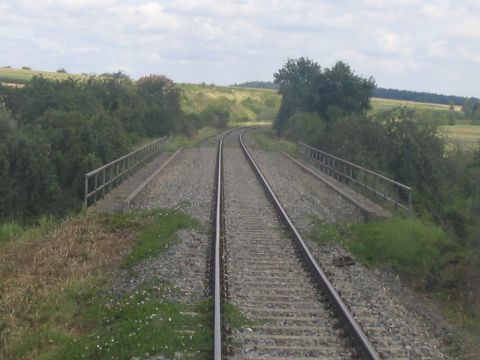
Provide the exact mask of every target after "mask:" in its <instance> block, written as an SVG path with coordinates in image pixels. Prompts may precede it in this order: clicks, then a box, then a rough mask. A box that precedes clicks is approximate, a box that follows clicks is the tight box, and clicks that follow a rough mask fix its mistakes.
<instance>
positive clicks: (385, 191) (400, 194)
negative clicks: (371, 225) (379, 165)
mask: <svg viewBox="0 0 480 360" xmlns="http://www.w3.org/2000/svg"><path fill="white" fill-rule="evenodd" d="M298 151H299V153H300V154H301V156H303V158H304V160H305V161H307V162H308V163H310V164H312V165H313V166H314V167H316V168H317V169H319V170H320V171H322V172H323V173H325V174H327V175H329V176H331V177H333V178H335V179H336V180H337V181H339V182H341V183H344V184H346V185H348V186H349V187H351V188H353V189H355V190H359V191H361V192H363V193H364V195H367V196H368V195H373V196H375V197H377V198H378V199H379V200H383V201H384V202H386V203H389V204H391V205H393V206H394V208H395V209H398V208H400V209H403V210H406V211H408V212H411V211H412V188H411V187H409V186H407V185H404V184H402V183H399V182H397V181H395V180H392V179H389V178H388V177H386V176H384V175H382V174H379V173H376V172H375V171H372V170H369V169H366V168H364V167H362V166H360V165H357V164H354V163H352V162H350V161H347V160H344V159H342V158H339V157H337V156H335V155H332V154H329V153H327V152H325V151H322V150H319V149H316V148H314V147H312V146H309V145H307V144H304V143H300V142H299V143H298Z"/></svg>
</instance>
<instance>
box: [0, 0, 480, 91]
mask: <svg viewBox="0 0 480 360" xmlns="http://www.w3.org/2000/svg"><path fill="white" fill-rule="evenodd" d="M479 28H480V3H478V2H477V1H475V0H459V1H455V2H454V1H453V0H429V1H420V0H399V1H395V2H392V1H390V0H360V1H353V0H339V1H337V2H333V1H329V0H298V1H291V0H223V1H221V0H169V1H160V0H42V1H39V0H16V1H15V0H1V3H0V41H1V43H2V49H0V61H1V62H2V63H4V64H6V65H18V66H22V65H30V66H32V67H37V68H45V69H53V70H54V69H57V68H59V67H65V68H67V69H68V70H69V71H72V72H73V71H82V72H105V71H116V70H118V69H119V68H121V69H123V70H126V71H129V72H130V74H131V75H133V76H140V75H142V74H148V73H154V72H159V73H164V74H166V75H169V76H171V77H172V78H174V79H175V80H179V81H184V82H187V81H195V82H198V81H206V82H207V83H210V82H216V83H224V84H228V83H233V82H240V81H245V80H254V79H262V80H268V79H271V78H272V74H273V73H274V72H275V71H276V70H278V68H279V66H281V65H282V64H284V63H285V61H286V59H287V58H288V57H298V56H309V57H311V58H313V59H314V60H316V61H318V62H319V63H320V64H321V65H322V66H329V65H331V64H332V63H333V62H334V61H335V60H337V59H342V60H344V61H346V62H349V63H351V64H352V66H353V68H354V69H355V70H356V72H358V73H361V74H363V75H366V76H369V75H373V76H374V77H375V78H377V82H378V83H379V84H380V85H382V84H383V83H385V84H389V86H392V87H395V82H398V84H399V85H398V87H400V86H402V84H403V85H405V84H406V85H410V86H412V84H413V85H415V84H417V83H418V86H419V87H421V86H425V87H426V88H429V87H434V86H437V87H439V88H440V87H441V86H439V82H438V81H437V80H435V79H436V77H435V73H434V72H442V73H445V72H448V73H449V77H448V78H447V77H444V78H445V81H447V82H450V83H449V84H446V85H445V87H446V88H447V89H448V86H450V87H451V91H449V92H452V93H455V92H456V93H467V94H471V95H477V96H480V93H479V91H480V90H478V86H475V87H474V86H473V85H472V82H471V81H470V80H471V74H472V73H474V72H478V71H477V66H478V64H479V61H480V60H479V54H480V42H478V40H479V38H480V32H479V31H478V29H479ZM0 65H2V64H1V63H0ZM437 77H438V76H437ZM451 79H455V81H452V80H451Z"/></svg>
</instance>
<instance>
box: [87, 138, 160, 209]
mask: <svg viewBox="0 0 480 360" xmlns="http://www.w3.org/2000/svg"><path fill="white" fill-rule="evenodd" d="M165 139H166V137H162V138H160V139H157V140H155V141H152V142H150V143H149V144H147V145H145V146H142V147H141V148H140V149H138V150H135V151H133V152H131V153H129V154H127V155H124V156H122V157H121V158H118V159H116V160H114V161H112V162H110V163H108V164H105V165H103V166H101V167H99V168H98V169H95V170H93V171H90V172H89V173H87V174H85V192H84V200H83V201H84V205H85V208H87V207H89V206H91V205H93V204H94V203H95V202H96V201H97V199H98V198H100V197H104V196H105V195H106V194H108V193H109V192H110V191H111V190H112V189H113V188H115V187H117V186H118V185H120V184H121V183H122V182H123V181H124V180H125V179H126V178H127V177H128V176H129V175H131V174H132V172H133V171H134V170H135V169H136V168H138V167H139V166H140V165H141V164H143V163H145V162H146V161H147V160H149V159H150V158H152V157H153V156H154V155H156V154H158V153H159V152H160V151H161V150H162V149H163V145H164V141H165Z"/></svg>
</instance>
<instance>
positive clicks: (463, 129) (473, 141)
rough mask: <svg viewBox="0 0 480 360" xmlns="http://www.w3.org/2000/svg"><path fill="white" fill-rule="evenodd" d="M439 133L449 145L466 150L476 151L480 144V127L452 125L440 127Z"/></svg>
mask: <svg viewBox="0 0 480 360" xmlns="http://www.w3.org/2000/svg"><path fill="white" fill-rule="evenodd" d="M440 133H442V134H443V135H445V136H446V137H447V139H448V142H449V144H451V145H453V146H455V145H456V146H460V147H462V148H464V149H466V150H476V149H478V148H479V144H480V126H475V125H453V126H442V127H441V128H440Z"/></svg>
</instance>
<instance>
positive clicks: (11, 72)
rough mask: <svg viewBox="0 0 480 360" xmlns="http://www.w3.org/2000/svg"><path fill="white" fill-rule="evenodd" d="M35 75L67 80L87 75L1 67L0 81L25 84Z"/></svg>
mask: <svg viewBox="0 0 480 360" xmlns="http://www.w3.org/2000/svg"><path fill="white" fill-rule="evenodd" d="M34 75H42V76H43V77H44V78H46V79H56V80H66V79H68V78H71V77H73V78H79V79H85V78H87V77H88V76H87V75H80V74H68V73H58V72H52V71H37V70H24V69H11V68H0V82H2V83H7V84H25V83H28V82H29V81H30V79H31V78H32V77H33V76H34Z"/></svg>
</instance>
